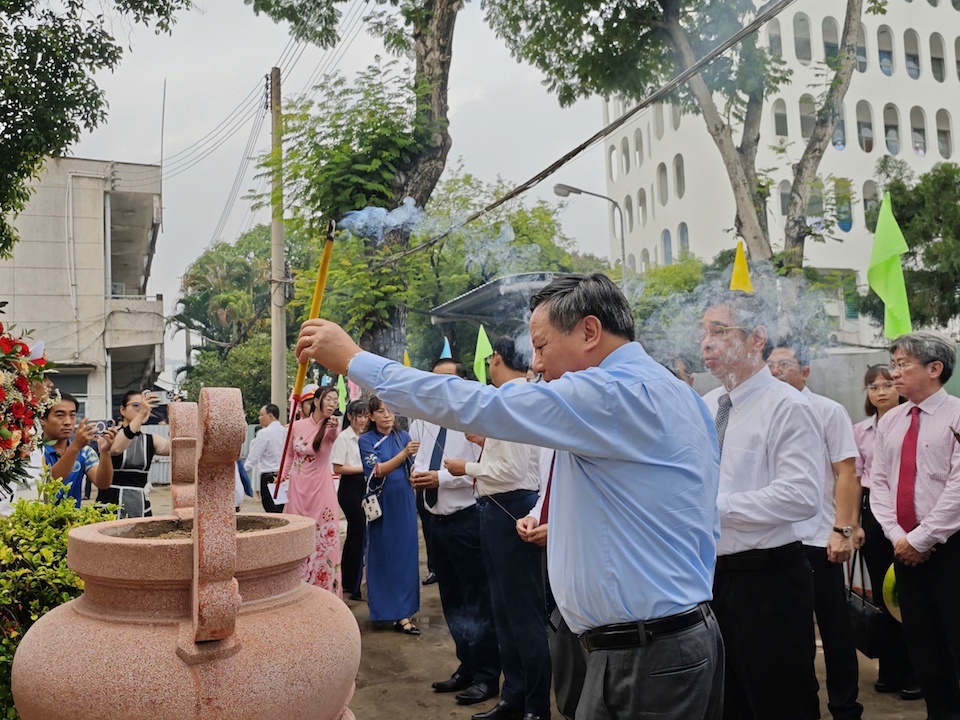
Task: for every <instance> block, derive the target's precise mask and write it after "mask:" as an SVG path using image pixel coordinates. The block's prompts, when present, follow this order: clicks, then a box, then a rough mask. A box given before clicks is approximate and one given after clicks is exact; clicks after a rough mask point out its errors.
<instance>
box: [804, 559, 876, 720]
mask: <svg viewBox="0 0 960 720" xmlns="http://www.w3.org/2000/svg"><path fill="white" fill-rule="evenodd" d="M804 550H805V551H806V553H807V562H809V563H810V567H811V568H813V609H814V612H815V613H816V616H817V627H818V628H819V629H820V640H821V642H822V643H823V660H824V662H825V663H826V666H827V707H828V708H829V709H830V714H831V715H832V716H833V718H834V720H858V719H859V718H860V717H861V716H862V715H863V705H861V704H860V703H859V702H857V693H858V692H859V690H860V667H859V665H858V664H857V648H856V645H855V644H854V640H853V628H852V627H851V626H850V615H849V614H848V613H847V593H846V589H845V586H844V582H843V570H844V568H845V567H846V566H845V565H842V564H838V563H834V562H830V560H828V559H827V549H826V548H825V547H814V546H811V545H805V546H804ZM814 653H816V650H814ZM811 669H812V668H811ZM810 682H811V693H810V711H811V713H813V717H816V718H818V717H820V698H819V697H818V692H819V690H820V683H818V682H817V674H816V672H814V673H813V674H812V675H811V676H810Z"/></svg>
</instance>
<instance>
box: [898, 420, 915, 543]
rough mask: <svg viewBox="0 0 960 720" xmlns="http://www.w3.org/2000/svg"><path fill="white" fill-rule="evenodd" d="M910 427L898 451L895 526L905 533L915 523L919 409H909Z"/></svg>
mask: <svg viewBox="0 0 960 720" xmlns="http://www.w3.org/2000/svg"><path fill="white" fill-rule="evenodd" d="M910 415H911V417H910V427H909V428H908V429H907V434H906V435H904V436H903V446H902V447H901V449H900V476H899V478H898V479H897V524H898V525H899V526H900V527H902V528H903V529H904V530H905V531H906V532H910V531H911V530H913V529H914V528H915V527H916V526H917V525H919V523H918V522H917V506H916V503H915V502H914V493H915V491H916V487H917V438H918V437H919V436H920V408H919V407H917V406H914V407H912V408H910Z"/></svg>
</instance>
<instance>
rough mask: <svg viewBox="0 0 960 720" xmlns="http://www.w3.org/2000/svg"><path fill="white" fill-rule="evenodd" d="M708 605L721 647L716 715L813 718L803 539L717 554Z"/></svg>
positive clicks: (746, 719) (757, 719) (752, 719)
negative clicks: (720, 704)
mask: <svg viewBox="0 0 960 720" xmlns="http://www.w3.org/2000/svg"><path fill="white" fill-rule="evenodd" d="M711 604H712V606H713V610H714V613H715V614H716V616H717V620H718V621H719V623H720V632H721V633H722V634H723V645H724V647H725V648H726V674H725V681H724V699H723V717H724V718H727V719H728V720H770V718H777V720H813V718H814V717H815V716H813V715H811V712H810V675H811V674H812V673H813V672H814V670H813V667H814V665H813V663H814V657H815V645H814V634H813V573H812V572H811V570H810V564H809V563H808V562H807V556H806V554H805V553H804V551H803V546H802V545H801V544H800V543H799V542H797V543H791V544H790V545H784V546H782V547H778V548H772V549H770V550H749V551H747V552H742V553H736V554H734V555H724V556H721V557H719V558H717V570H716V574H715V576H714V582H713V603H711Z"/></svg>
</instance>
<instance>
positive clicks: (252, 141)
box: [208, 110, 267, 247]
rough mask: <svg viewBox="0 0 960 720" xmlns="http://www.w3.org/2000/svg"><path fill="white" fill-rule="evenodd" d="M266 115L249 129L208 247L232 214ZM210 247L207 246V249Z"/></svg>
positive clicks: (259, 118)
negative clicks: (248, 134)
mask: <svg viewBox="0 0 960 720" xmlns="http://www.w3.org/2000/svg"><path fill="white" fill-rule="evenodd" d="M266 115H267V113H266V111H265V110H264V111H262V112H261V114H260V116H259V117H258V118H257V119H256V120H255V121H254V123H253V126H252V127H251V128H250V136H249V137H248V138H247V144H246V146H245V147H244V150H243V156H242V157H241V159H240V166H239V167H238V168H237V174H236V176H235V177H234V179H233V184H232V185H231V186H230V192H229V193H228V194H227V202H226V204H225V205H224V206H223V212H222V213H220V220H219V221H218V222H217V226H216V228H215V229H214V231H213V236H212V237H211V238H210V245H213V244H214V243H215V242H217V240H218V239H219V238H220V233H222V232H223V229H224V227H225V226H226V224H227V220H229V218H230V213H231V212H233V207H234V205H235V204H236V202H237V195H238V194H239V192H240V186H241V185H242V184H243V179H244V177H246V172H247V167H249V165H250V162H251V160H252V159H253V151H254V149H255V148H256V144H257V140H258V139H259V137H260V131H261V129H262V128H263V121H264V118H265V117H266ZM210 245H208V247H209V246H210Z"/></svg>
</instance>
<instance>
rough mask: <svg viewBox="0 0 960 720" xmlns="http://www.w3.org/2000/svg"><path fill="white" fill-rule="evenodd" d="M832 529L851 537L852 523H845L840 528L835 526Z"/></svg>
mask: <svg viewBox="0 0 960 720" xmlns="http://www.w3.org/2000/svg"><path fill="white" fill-rule="evenodd" d="M833 531H834V532H835V533H840V534H841V535H843V536H844V537H845V538H848V537H853V525H845V526H844V527H842V528H838V527H836V526H835V527H834V528H833Z"/></svg>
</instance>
